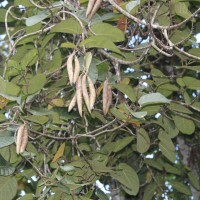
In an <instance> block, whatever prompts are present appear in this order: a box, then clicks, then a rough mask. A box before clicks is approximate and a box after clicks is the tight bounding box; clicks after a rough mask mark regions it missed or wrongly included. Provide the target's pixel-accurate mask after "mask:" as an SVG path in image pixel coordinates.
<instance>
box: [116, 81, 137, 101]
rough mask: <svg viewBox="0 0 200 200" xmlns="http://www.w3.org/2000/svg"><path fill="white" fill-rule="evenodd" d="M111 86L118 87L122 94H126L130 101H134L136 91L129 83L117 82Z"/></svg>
mask: <svg viewBox="0 0 200 200" xmlns="http://www.w3.org/2000/svg"><path fill="white" fill-rule="evenodd" d="M113 87H115V88H116V89H118V90H119V91H120V92H122V93H123V94H126V95H127V96H128V98H129V99H130V100H131V101H132V102H135V101H136V92H135V91H134V89H133V87H131V86H130V85H127V84H123V83H119V84H114V85H113Z"/></svg>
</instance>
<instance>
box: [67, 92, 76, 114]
mask: <svg viewBox="0 0 200 200" xmlns="http://www.w3.org/2000/svg"><path fill="white" fill-rule="evenodd" d="M75 105H76V94H75V95H74V97H73V98H72V100H71V102H70V104H69V107H68V112H70V111H71V110H72V108H73V107H74V106H75Z"/></svg>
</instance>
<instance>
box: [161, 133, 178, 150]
mask: <svg viewBox="0 0 200 200" xmlns="http://www.w3.org/2000/svg"><path fill="white" fill-rule="evenodd" d="M158 139H159V140H160V141H161V142H163V143H164V144H166V146H167V147H168V149H169V150H171V151H175V146H174V143H173V142H172V140H171V138H170V136H169V135H168V134H167V133H165V132H164V131H160V132H159V134H158Z"/></svg>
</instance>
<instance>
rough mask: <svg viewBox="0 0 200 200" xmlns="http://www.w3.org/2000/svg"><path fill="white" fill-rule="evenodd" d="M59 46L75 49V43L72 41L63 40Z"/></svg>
mask: <svg viewBox="0 0 200 200" xmlns="http://www.w3.org/2000/svg"><path fill="white" fill-rule="evenodd" d="M60 47H61V48H71V49H76V48H77V47H76V45H75V44H73V43H72V42H64V43H62V44H61V45H60Z"/></svg>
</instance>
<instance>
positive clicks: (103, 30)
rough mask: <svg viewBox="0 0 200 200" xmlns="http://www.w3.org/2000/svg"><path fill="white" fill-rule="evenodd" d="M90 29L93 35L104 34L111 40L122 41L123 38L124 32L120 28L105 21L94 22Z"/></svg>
mask: <svg viewBox="0 0 200 200" xmlns="http://www.w3.org/2000/svg"><path fill="white" fill-rule="evenodd" d="M91 30H92V31H93V32H94V33H95V35H97V36H104V37H106V38H108V39H109V40H111V41H112V42H122V41H124V39H125V38H124V33H123V32H122V31H121V30H119V29H118V28H116V27H114V26H112V25H110V24H107V23H102V22H100V23H95V24H94V25H93V26H91Z"/></svg>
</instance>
